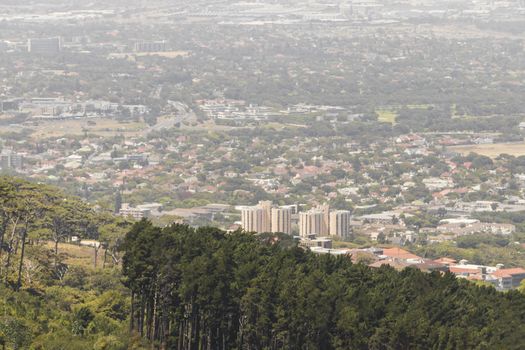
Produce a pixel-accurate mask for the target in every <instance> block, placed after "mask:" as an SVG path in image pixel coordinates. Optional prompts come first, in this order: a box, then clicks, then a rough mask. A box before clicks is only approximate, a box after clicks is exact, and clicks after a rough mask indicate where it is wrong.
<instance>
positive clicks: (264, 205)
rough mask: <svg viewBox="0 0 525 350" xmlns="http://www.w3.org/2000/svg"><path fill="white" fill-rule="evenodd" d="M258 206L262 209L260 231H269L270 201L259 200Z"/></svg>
mask: <svg viewBox="0 0 525 350" xmlns="http://www.w3.org/2000/svg"><path fill="white" fill-rule="evenodd" d="M258 207H259V208H261V209H262V210H263V223H262V231H260V232H270V231H271V230H272V207H273V203H272V201H260V202H259V205H258Z"/></svg>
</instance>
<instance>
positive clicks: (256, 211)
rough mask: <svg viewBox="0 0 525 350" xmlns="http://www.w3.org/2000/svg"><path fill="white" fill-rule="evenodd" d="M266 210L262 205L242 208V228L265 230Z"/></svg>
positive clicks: (254, 230) (246, 229)
mask: <svg viewBox="0 0 525 350" xmlns="http://www.w3.org/2000/svg"><path fill="white" fill-rule="evenodd" d="M263 220H264V210H263V209H262V208H260V207H257V206H256V207H246V208H243V209H242V210H241V222H242V229H243V230H244V231H246V232H265V231H264V230H263Z"/></svg>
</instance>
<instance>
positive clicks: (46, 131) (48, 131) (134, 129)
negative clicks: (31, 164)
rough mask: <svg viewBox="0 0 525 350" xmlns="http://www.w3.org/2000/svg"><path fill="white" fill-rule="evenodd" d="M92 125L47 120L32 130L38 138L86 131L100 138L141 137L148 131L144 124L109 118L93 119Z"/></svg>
mask: <svg viewBox="0 0 525 350" xmlns="http://www.w3.org/2000/svg"><path fill="white" fill-rule="evenodd" d="M90 121H91V122H92V123H88V121H87V120H80V119H74V120H46V121H38V122H37V123H35V124H34V125H33V126H31V128H32V129H33V130H34V132H33V136H34V137H36V138H46V137H62V136H65V135H82V134H84V133H85V132H86V131H87V132H88V133H89V134H96V135H100V136H114V135H119V134H124V135H130V136H135V135H140V134H141V133H142V132H144V131H145V130H146V129H147V127H148V126H147V125H146V124H145V123H143V122H130V123H120V122H119V121H117V120H114V119H109V118H97V119H91V120H90Z"/></svg>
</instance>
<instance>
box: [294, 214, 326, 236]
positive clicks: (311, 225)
mask: <svg viewBox="0 0 525 350" xmlns="http://www.w3.org/2000/svg"><path fill="white" fill-rule="evenodd" d="M323 219H324V213H323V212H322V211H321V210H315V209H312V210H309V211H307V212H303V213H300V214H299V235H300V236H302V237H306V236H308V235H321V234H322V230H323Z"/></svg>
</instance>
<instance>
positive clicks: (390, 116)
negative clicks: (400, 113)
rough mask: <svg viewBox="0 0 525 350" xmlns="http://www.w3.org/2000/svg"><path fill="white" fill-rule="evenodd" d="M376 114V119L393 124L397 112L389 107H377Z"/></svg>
mask: <svg viewBox="0 0 525 350" xmlns="http://www.w3.org/2000/svg"><path fill="white" fill-rule="evenodd" d="M376 113H377V115H378V116H379V118H378V120H379V121H380V122H382V123H390V124H395V122H396V118H397V113H396V112H394V111H393V110H391V109H378V110H376Z"/></svg>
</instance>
